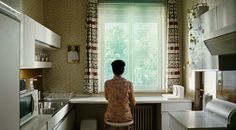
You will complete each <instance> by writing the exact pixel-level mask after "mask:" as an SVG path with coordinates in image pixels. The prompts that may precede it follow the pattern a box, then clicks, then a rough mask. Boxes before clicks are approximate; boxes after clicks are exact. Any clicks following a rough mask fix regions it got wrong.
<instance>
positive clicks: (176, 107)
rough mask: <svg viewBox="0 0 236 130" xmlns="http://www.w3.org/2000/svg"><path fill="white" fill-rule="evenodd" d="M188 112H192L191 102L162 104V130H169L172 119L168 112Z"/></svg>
mask: <svg viewBox="0 0 236 130" xmlns="http://www.w3.org/2000/svg"><path fill="white" fill-rule="evenodd" d="M187 110H192V103H191V102H179V103H170V102H169V103H162V104H161V114H162V130H169V120H170V117H169V114H168V112H173V111H187Z"/></svg>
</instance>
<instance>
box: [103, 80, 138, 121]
mask: <svg viewBox="0 0 236 130" xmlns="http://www.w3.org/2000/svg"><path fill="white" fill-rule="evenodd" d="M105 97H106V99H107V100H108V106H107V109H106V112H105V115H104V120H105V121H106V120H110V121H112V122H126V121H129V120H132V113H131V109H130V106H131V107H133V106H134V105H135V98H134V93H133V85H132V83H131V82H130V81H128V80H126V79H125V78H122V77H120V76H114V78H113V79H111V80H108V81H106V82H105Z"/></svg>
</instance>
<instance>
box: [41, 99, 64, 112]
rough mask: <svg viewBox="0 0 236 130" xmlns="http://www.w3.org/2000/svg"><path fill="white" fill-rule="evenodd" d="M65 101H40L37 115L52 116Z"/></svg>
mask: <svg viewBox="0 0 236 130" xmlns="http://www.w3.org/2000/svg"><path fill="white" fill-rule="evenodd" d="M66 103H67V101H59V100H56V101H52V100H51V101H40V102H39V113H40V114H54V113H56V112H57V111H58V110H60V109H61V108H62V107H63V106H64V105H65V104H66Z"/></svg>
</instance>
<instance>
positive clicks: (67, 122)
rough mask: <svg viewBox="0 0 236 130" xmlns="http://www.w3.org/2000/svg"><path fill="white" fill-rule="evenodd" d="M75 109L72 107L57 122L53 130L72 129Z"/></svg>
mask: <svg viewBox="0 0 236 130" xmlns="http://www.w3.org/2000/svg"><path fill="white" fill-rule="evenodd" d="M74 122H75V109H73V110H72V111H71V112H70V113H69V114H68V115H67V116H66V117H65V118H63V119H62V120H61V122H59V124H58V127H57V128H55V129H54V130H74Z"/></svg>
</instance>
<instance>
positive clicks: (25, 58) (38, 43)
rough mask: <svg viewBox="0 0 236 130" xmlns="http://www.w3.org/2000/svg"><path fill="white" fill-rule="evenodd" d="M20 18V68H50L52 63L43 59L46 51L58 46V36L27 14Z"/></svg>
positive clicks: (59, 42)
mask: <svg viewBox="0 0 236 130" xmlns="http://www.w3.org/2000/svg"><path fill="white" fill-rule="evenodd" d="M22 19H23V22H22V30H23V32H22V45H21V69H30V68H50V67H51V66H52V63H51V62H49V61H48V60H45V59H46V57H47V58H48V51H50V50H55V49H59V48H60V45H61V39H60V36H59V35H57V34H56V33H54V32H52V31H51V30H49V29H47V28H46V27H44V26H43V25H41V24H40V23H38V22H36V21H35V20H33V19H32V18H30V17H29V16H27V15H23V18H22ZM39 54H40V55H39ZM39 56H40V57H41V58H42V57H43V58H44V59H43V60H42V59H41V58H37V57H39ZM38 59H39V60H38Z"/></svg>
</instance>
